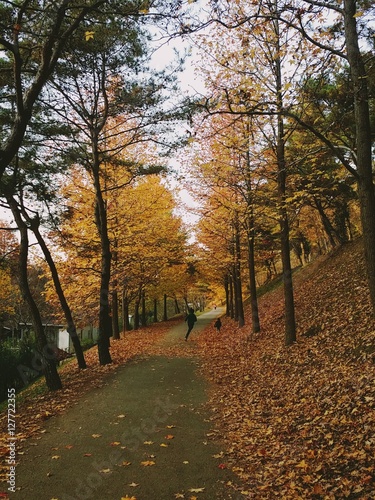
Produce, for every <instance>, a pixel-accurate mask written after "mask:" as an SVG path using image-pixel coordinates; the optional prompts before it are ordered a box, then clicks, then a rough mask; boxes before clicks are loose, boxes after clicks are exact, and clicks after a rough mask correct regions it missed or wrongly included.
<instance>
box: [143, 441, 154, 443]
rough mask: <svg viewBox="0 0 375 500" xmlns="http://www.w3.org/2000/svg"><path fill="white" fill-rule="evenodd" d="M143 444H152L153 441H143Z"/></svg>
mask: <svg viewBox="0 0 375 500" xmlns="http://www.w3.org/2000/svg"><path fill="white" fill-rule="evenodd" d="M143 444H154V442H153V441H143Z"/></svg>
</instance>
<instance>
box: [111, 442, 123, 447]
mask: <svg viewBox="0 0 375 500" xmlns="http://www.w3.org/2000/svg"><path fill="white" fill-rule="evenodd" d="M110 444H111V446H118V445H119V444H121V443H120V441H113V442H112V443H110Z"/></svg>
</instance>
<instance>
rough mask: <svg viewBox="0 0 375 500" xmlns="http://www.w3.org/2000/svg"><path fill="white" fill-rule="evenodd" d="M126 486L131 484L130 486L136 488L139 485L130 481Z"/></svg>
mask: <svg viewBox="0 0 375 500" xmlns="http://www.w3.org/2000/svg"><path fill="white" fill-rule="evenodd" d="M128 486H131V487H132V488H136V487H137V486H139V483H134V482H133V483H130V484H128Z"/></svg>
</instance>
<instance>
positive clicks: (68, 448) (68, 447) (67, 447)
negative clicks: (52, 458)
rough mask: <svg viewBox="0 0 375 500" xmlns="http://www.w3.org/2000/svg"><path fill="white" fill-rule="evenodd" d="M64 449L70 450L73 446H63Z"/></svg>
mask: <svg viewBox="0 0 375 500" xmlns="http://www.w3.org/2000/svg"><path fill="white" fill-rule="evenodd" d="M65 448H66V449H67V450H71V449H72V448H74V446H73V445H72V444H67V445H66V446H65Z"/></svg>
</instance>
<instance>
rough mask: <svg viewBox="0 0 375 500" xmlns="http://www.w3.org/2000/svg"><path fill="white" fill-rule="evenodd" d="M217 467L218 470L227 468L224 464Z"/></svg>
mask: <svg viewBox="0 0 375 500" xmlns="http://www.w3.org/2000/svg"><path fill="white" fill-rule="evenodd" d="M218 467H219V469H226V468H227V466H226V465H225V464H219V465H218Z"/></svg>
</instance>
